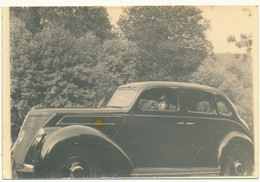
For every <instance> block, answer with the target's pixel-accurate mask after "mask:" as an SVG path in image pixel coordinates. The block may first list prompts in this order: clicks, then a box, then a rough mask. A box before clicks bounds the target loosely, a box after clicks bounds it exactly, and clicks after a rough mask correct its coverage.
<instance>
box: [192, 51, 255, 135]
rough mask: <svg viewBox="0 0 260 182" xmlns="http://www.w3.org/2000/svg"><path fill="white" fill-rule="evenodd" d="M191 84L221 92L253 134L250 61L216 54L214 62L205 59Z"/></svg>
mask: <svg viewBox="0 0 260 182" xmlns="http://www.w3.org/2000/svg"><path fill="white" fill-rule="evenodd" d="M190 81H191V82H193V83H199V84H203V85H208V86H212V87H215V88H218V89H220V90H222V91H223V92H224V93H225V94H226V95H227V96H228V97H229V98H230V99H231V100H232V102H233V103H234V104H235V105H236V108H237V109H238V113H239V114H240V116H241V117H242V118H243V119H245V120H246V121H247V123H248V125H249V127H250V130H251V132H252V133H253V95H252V93H253V90H252V61H251V59H248V61H247V62H245V61H243V59H236V58H235V57H234V55H233V54H231V53H226V54H217V55H216V56H215V60H213V59H212V58H208V59H205V60H204V61H203V63H202V64H201V65H200V67H199V68H198V71H196V72H194V73H193V74H192V75H191V80H190Z"/></svg>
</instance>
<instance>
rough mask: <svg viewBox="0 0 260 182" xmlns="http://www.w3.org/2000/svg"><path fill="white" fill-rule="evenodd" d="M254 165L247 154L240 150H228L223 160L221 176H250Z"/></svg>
mask: <svg viewBox="0 0 260 182" xmlns="http://www.w3.org/2000/svg"><path fill="white" fill-rule="evenodd" d="M253 169H254V163H253V160H252V158H251V157H250V155H249V154H248V152H247V151H246V150H244V149H242V148H233V149H231V150H229V151H228V152H227V153H226V155H225V156H224V158H223V162H222V165H221V174H222V175H223V176H251V175H252V174H253Z"/></svg>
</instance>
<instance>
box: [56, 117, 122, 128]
mask: <svg viewBox="0 0 260 182" xmlns="http://www.w3.org/2000/svg"><path fill="white" fill-rule="evenodd" d="M123 116H124V115H123V114H117V115H113V114H111V115H101V116H98V117H97V115H93V114H88V115H65V116H63V117H62V118H61V119H60V120H59V121H58V122H57V123H56V124H55V125H56V126H57V125H68V124H80V125H85V124H91V123H62V120H63V119H64V118H69V117H74V118H76V117H78V118H84V117H88V118H89V117H96V118H103V117H107V118H108V117H113V118H121V117H123ZM104 124H105V123H104ZM114 124H115V123H114Z"/></svg>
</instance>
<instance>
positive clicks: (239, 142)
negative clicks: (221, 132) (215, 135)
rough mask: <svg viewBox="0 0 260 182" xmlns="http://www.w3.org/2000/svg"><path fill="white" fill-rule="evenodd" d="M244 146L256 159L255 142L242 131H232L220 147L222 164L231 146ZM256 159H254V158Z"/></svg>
mask: <svg viewBox="0 0 260 182" xmlns="http://www.w3.org/2000/svg"><path fill="white" fill-rule="evenodd" d="M239 147H240V148H243V149H245V150H246V151H247V152H248V154H249V155H250V156H251V157H252V160H253V159H254V143H253V141H252V140H251V139H250V138H249V137H248V136H247V135H245V134H243V133H241V132H237V131H236V132H231V133H229V134H228V135H226V136H225V137H224V139H223V140H222V142H221V143H220V145H219V148H218V163H219V165H220V164H221V162H222V160H223V158H224V156H225V154H226V152H228V151H229V150H230V149H231V148H239ZM253 161H254V160H253Z"/></svg>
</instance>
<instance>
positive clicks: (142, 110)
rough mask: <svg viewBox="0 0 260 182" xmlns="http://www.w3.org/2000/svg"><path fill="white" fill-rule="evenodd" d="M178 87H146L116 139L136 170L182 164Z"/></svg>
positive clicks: (181, 133) (182, 133)
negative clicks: (137, 168)
mask: <svg viewBox="0 0 260 182" xmlns="http://www.w3.org/2000/svg"><path fill="white" fill-rule="evenodd" d="M179 96H180V90H179V89H178V88H150V89H147V90H145V91H144V92H143V93H142V94H141V95H140V96H139V98H138V99H137V101H136V103H135V105H134V107H133V110H132V111H131V114H130V115H129V116H127V117H126V121H125V124H124V126H123V128H122V129H121V132H120V134H119V135H118V137H117V139H116V140H117V143H119V144H120V146H121V147H122V148H123V150H124V151H125V152H126V153H127V154H128V156H129V157H130V158H131V160H132V161H133V163H134V165H135V166H136V167H180V166H185V164H186V162H187V161H186V154H184V153H183V150H182V147H183V145H185V143H183V135H185V132H184V128H183V126H182V123H181V122H180V120H181V118H182V114H181V110H180V102H179Z"/></svg>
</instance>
